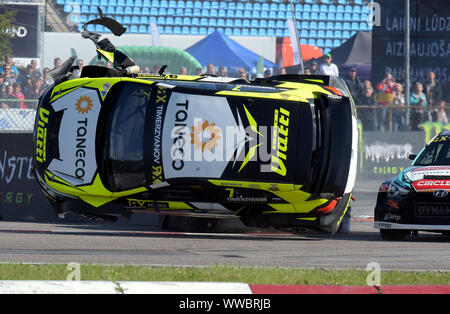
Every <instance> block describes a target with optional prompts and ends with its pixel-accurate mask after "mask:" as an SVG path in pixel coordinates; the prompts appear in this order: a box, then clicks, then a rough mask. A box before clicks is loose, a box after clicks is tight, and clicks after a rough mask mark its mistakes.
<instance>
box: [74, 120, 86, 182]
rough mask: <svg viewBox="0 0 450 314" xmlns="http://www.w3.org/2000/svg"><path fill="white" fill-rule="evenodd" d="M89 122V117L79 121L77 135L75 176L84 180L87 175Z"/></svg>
mask: <svg viewBox="0 0 450 314" xmlns="http://www.w3.org/2000/svg"><path fill="white" fill-rule="evenodd" d="M87 124H88V119H87V118H85V119H84V120H79V121H77V125H78V128H77V137H76V142H77V144H76V146H75V149H76V150H75V158H76V159H75V176H76V177H77V178H78V179H80V180H83V179H84V175H85V170H84V168H85V167H86V161H85V158H86V139H87V136H88V134H87V132H88V131H87Z"/></svg>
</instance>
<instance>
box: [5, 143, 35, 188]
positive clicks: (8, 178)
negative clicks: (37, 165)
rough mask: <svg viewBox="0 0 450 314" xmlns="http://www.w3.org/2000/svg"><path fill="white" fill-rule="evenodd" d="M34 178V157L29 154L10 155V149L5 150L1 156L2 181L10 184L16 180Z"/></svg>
mask: <svg viewBox="0 0 450 314" xmlns="http://www.w3.org/2000/svg"><path fill="white" fill-rule="evenodd" d="M16 179H17V180H22V179H27V180H34V175H33V158H32V157H28V156H16V155H8V151H7V150H4V151H3V156H2V157H0V182H1V183H2V185H3V184H5V183H6V184H9V183H11V182H13V181H14V180H16Z"/></svg>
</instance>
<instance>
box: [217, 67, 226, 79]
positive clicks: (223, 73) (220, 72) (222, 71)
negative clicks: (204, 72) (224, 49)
mask: <svg viewBox="0 0 450 314" xmlns="http://www.w3.org/2000/svg"><path fill="white" fill-rule="evenodd" d="M217 76H222V77H226V76H227V69H226V68H225V67H224V66H223V65H221V66H219V68H218V69H217Z"/></svg>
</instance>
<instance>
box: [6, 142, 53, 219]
mask: <svg viewBox="0 0 450 314" xmlns="http://www.w3.org/2000/svg"><path fill="white" fill-rule="evenodd" d="M32 154H33V142H32V134H31V133H15V134H14V133H0V218H1V219H2V220H45V221H54V220H56V215H55V212H54V210H53V208H52V206H51V204H50V202H49V201H48V200H47V198H46V197H45V196H44V194H43V193H42V191H41V189H40V187H39V185H38V183H37V182H36V179H35V177H34V171H33V158H32Z"/></svg>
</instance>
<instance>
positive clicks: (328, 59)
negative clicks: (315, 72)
mask: <svg viewBox="0 0 450 314" xmlns="http://www.w3.org/2000/svg"><path fill="white" fill-rule="evenodd" d="M332 61H333V57H332V56H331V54H329V53H327V54H326V55H325V62H324V63H322V64H321V65H320V74H322V75H333V76H339V69H338V67H337V65H336V64H334V63H333V62H332Z"/></svg>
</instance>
